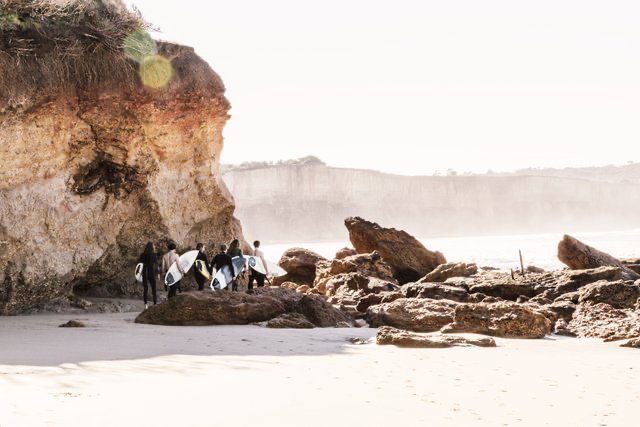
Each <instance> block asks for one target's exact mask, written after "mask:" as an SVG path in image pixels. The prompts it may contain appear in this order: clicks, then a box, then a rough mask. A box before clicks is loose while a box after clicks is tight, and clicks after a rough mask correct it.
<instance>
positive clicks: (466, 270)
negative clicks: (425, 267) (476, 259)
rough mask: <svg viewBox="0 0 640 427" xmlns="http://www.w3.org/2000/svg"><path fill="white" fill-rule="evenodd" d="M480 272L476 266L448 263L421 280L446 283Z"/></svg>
mask: <svg viewBox="0 0 640 427" xmlns="http://www.w3.org/2000/svg"><path fill="white" fill-rule="evenodd" d="M477 272H478V266H477V265H476V264H466V263H464V262H460V263H454V262H451V263H447V264H442V265H439V266H438V267H436V269H435V270H433V271H432V272H431V273H429V274H427V275H426V276H424V277H423V278H422V279H420V282H444V281H446V280H447V279H451V278H452V277H469V276H473V275H474V274H476V273H477Z"/></svg>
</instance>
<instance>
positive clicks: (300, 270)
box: [273, 248, 326, 286]
mask: <svg viewBox="0 0 640 427" xmlns="http://www.w3.org/2000/svg"><path fill="white" fill-rule="evenodd" d="M318 261H326V258H324V257H322V256H320V255H318V254H317V253H315V252H313V251H310V250H308V249H303V248H291V249H287V250H286V251H285V252H284V253H283V254H282V256H281V257H280V261H278V265H279V266H280V267H282V268H283V269H284V270H285V271H286V272H287V274H285V275H284V276H280V277H276V278H274V279H273V284H274V285H275V286H278V285H280V284H281V283H285V282H293V283H297V284H298V285H313V282H314V280H315V278H316V263H317V262H318Z"/></svg>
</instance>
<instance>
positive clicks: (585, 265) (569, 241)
mask: <svg viewBox="0 0 640 427" xmlns="http://www.w3.org/2000/svg"><path fill="white" fill-rule="evenodd" d="M558 258H559V259H560V261H562V262H563V263H564V264H566V265H567V266H568V267H569V268H571V269H573V270H585V269H590V268H598V267H618V268H620V269H621V270H622V271H623V275H624V279H627V280H637V279H640V275H639V274H638V273H636V272H635V271H633V270H631V269H630V268H628V267H627V266H625V265H624V264H623V263H622V262H620V261H619V260H618V259H616V258H614V257H612V256H611V255H609V254H607V253H604V252H601V251H599V250H597V249H595V248H592V247H591V246H588V245H585V244H584V243H582V242H581V241H579V240H578V239H575V238H573V237H571V236H566V235H565V236H564V238H563V239H562V241H561V242H560V244H559V245H558Z"/></svg>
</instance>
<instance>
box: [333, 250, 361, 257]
mask: <svg viewBox="0 0 640 427" xmlns="http://www.w3.org/2000/svg"><path fill="white" fill-rule="evenodd" d="M353 255H358V252H356V250H355V249H353V248H342V249H340V250H339V251H338V252H336V256H335V258H336V259H343V258H346V257H348V256H353Z"/></svg>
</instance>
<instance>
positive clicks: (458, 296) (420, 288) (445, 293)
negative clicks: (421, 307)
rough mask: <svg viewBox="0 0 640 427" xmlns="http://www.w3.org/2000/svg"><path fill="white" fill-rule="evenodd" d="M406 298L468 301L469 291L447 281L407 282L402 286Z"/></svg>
mask: <svg viewBox="0 0 640 427" xmlns="http://www.w3.org/2000/svg"><path fill="white" fill-rule="evenodd" d="M402 293H403V294H404V296H405V297H406V298H428V299H447V300H451V301H456V302H468V301H469V300H470V299H471V296H470V295H469V292H467V290H466V289H465V288H463V287H460V286H452V285H447V284H445V283H407V284H406V285H404V286H402Z"/></svg>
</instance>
